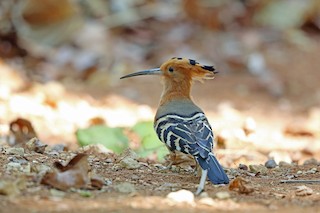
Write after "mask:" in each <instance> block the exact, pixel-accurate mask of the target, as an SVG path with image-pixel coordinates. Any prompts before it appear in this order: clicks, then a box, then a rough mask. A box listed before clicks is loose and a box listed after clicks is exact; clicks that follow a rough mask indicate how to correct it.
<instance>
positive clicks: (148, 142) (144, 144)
mask: <svg viewBox="0 0 320 213" xmlns="http://www.w3.org/2000/svg"><path fill="white" fill-rule="evenodd" d="M132 131H133V132H135V133H136V134H137V135H138V136H139V137H140V138H141V147H140V148H139V149H138V150H136V151H137V153H138V155H139V156H140V157H143V158H145V157H148V156H150V155H152V154H154V153H155V154H156V155H157V157H158V160H163V159H164V156H165V155H166V154H168V149H167V148H166V147H165V145H164V144H163V143H162V142H161V141H160V140H159V139H158V136H157V135H156V133H155V131H154V129H153V123H152V122H151V121H144V122H139V123H137V124H136V125H134V126H133V127H132Z"/></svg>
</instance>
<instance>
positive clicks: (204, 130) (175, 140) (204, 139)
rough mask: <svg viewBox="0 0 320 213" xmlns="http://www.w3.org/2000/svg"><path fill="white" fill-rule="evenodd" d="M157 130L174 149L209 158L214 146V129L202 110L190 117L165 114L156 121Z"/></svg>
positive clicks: (160, 136)
mask: <svg viewBox="0 0 320 213" xmlns="http://www.w3.org/2000/svg"><path fill="white" fill-rule="evenodd" d="M155 130H156V132H157V134H158V137H159V139H160V140H161V141H162V142H164V143H165V144H166V145H167V146H168V147H169V148H170V149H171V150H172V151H173V150H177V151H181V152H183V153H186V154H191V155H193V156H198V155H200V156H201V157H202V158H207V156H208V154H209V153H210V152H211V150H212V147H213V133H212V129H211V126H210V124H209V122H208V120H207V118H206V117H205V115H204V114H203V113H202V112H198V113H195V114H194V115H192V116H188V117H183V116H180V115H175V114H169V115H165V116H163V117H161V118H159V119H158V120H157V121H156V123H155Z"/></svg>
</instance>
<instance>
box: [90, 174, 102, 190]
mask: <svg viewBox="0 0 320 213" xmlns="http://www.w3.org/2000/svg"><path fill="white" fill-rule="evenodd" d="M90 181H91V186H92V188H94V189H102V187H103V185H104V180H103V179H102V178H101V177H100V176H97V175H92V176H91V178H90Z"/></svg>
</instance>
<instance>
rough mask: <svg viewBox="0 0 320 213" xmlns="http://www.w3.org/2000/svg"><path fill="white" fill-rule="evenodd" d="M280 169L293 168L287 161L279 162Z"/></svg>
mask: <svg viewBox="0 0 320 213" xmlns="http://www.w3.org/2000/svg"><path fill="white" fill-rule="evenodd" d="M279 167H284V168H288V167H292V165H291V163H287V162H285V161H280V162H279Z"/></svg>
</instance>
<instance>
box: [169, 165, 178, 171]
mask: <svg viewBox="0 0 320 213" xmlns="http://www.w3.org/2000/svg"><path fill="white" fill-rule="evenodd" d="M170 170H171V171H173V172H180V167H179V166H176V165H172V166H171V168H170Z"/></svg>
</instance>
